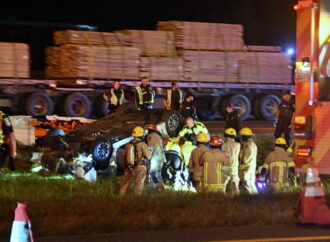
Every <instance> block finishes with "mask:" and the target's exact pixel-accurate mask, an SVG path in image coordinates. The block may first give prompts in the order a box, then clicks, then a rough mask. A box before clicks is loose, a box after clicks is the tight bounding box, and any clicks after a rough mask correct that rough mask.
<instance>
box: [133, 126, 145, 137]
mask: <svg viewBox="0 0 330 242" xmlns="http://www.w3.org/2000/svg"><path fill="white" fill-rule="evenodd" d="M143 135H144V129H143V128H142V127H141V126H136V127H135V128H134V129H133V132H132V136H134V137H142V136H143Z"/></svg>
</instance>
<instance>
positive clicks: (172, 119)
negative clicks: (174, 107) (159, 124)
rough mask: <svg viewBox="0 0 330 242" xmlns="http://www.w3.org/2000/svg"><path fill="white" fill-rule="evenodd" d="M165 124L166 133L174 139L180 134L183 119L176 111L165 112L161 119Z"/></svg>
mask: <svg viewBox="0 0 330 242" xmlns="http://www.w3.org/2000/svg"><path fill="white" fill-rule="evenodd" d="M162 120H163V122H165V126H166V132H167V134H168V135H169V136H170V137H175V136H177V135H178V133H179V132H180V130H181V128H182V126H183V122H184V118H183V116H182V115H181V113H179V112H178V111H167V112H166V113H164V115H163V117H162Z"/></svg>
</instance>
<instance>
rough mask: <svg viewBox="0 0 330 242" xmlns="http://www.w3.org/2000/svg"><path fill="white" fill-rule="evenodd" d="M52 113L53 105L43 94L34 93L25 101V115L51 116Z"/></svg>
mask: <svg viewBox="0 0 330 242" xmlns="http://www.w3.org/2000/svg"><path fill="white" fill-rule="evenodd" d="M53 112H54V103H53V101H52V99H51V98H50V97H49V96H48V95H47V94H45V93H42V92H35V93H32V94H30V95H29V96H28V97H27V98H26V100H25V113H26V114H27V115H31V116H38V115H51V114H53Z"/></svg>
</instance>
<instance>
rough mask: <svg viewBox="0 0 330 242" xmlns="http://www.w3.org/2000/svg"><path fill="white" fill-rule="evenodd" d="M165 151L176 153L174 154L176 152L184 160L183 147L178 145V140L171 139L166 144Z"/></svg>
mask: <svg viewBox="0 0 330 242" xmlns="http://www.w3.org/2000/svg"><path fill="white" fill-rule="evenodd" d="M165 151H174V152H176V153H177V154H178V155H179V156H180V157H181V158H182V154H181V147H180V145H179V144H178V140H176V139H171V140H170V141H169V142H168V143H167V144H166V146H165Z"/></svg>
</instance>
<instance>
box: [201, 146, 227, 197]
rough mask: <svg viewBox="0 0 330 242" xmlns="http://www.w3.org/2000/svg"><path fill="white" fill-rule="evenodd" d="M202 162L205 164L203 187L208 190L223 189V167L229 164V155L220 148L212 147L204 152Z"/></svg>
mask: <svg viewBox="0 0 330 242" xmlns="http://www.w3.org/2000/svg"><path fill="white" fill-rule="evenodd" d="M200 163H201V165H203V175H202V184H203V188H204V189H205V190H206V191H223V190H224V181H225V177H224V173H223V171H222V168H223V166H228V165H229V157H228V156H227V155H226V154H225V153H224V152H222V151H220V150H219V149H210V150H207V151H205V152H204V153H203V155H202V158H201V159H200Z"/></svg>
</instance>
